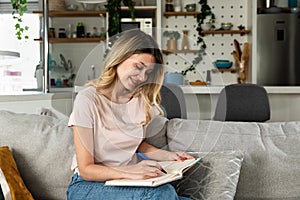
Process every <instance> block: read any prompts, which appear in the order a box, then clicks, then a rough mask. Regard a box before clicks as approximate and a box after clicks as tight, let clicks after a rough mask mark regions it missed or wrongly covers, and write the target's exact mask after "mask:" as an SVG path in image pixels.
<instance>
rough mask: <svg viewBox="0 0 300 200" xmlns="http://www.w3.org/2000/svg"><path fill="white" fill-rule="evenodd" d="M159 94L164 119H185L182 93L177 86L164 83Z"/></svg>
mask: <svg viewBox="0 0 300 200" xmlns="http://www.w3.org/2000/svg"><path fill="white" fill-rule="evenodd" d="M160 94H161V98H162V101H161V107H162V109H163V110H164V111H165V117H166V118H168V119H172V118H182V119H186V118H187V111H186V103H185V98H184V93H183V91H182V89H181V87H180V86H179V85H176V84H171V83H164V84H163V86H162V88H161V90H160Z"/></svg>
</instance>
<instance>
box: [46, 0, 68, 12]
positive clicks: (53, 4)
mask: <svg viewBox="0 0 300 200" xmlns="http://www.w3.org/2000/svg"><path fill="white" fill-rule="evenodd" d="M48 9H49V10H51V11H53V10H55V11H62V10H65V9H66V4H65V0H48Z"/></svg>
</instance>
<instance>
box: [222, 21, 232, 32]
mask: <svg viewBox="0 0 300 200" xmlns="http://www.w3.org/2000/svg"><path fill="white" fill-rule="evenodd" d="M232 27H233V24H232V23H231V22H222V23H221V29H222V30H230V29H231V28H232Z"/></svg>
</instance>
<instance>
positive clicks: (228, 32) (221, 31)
mask: <svg viewBox="0 0 300 200" xmlns="http://www.w3.org/2000/svg"><path fill="white" fill-rule="evenodd" d="M250 32H251V31H250V30H207V31H201V33H202V34H203V35H208V34H240V35H245V34H249V33H250Z"/></svg>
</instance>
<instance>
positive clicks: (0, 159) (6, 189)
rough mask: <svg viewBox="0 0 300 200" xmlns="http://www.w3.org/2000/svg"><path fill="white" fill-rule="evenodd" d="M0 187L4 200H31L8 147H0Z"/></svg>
mask: <svg viewBox="0 0 300 200" xmlns="http://www.w3.org/2000/svg"><path fill="white" fill-rule="evenodd" d="M0 185H1V189H2V191H3V193H2V194H3V197H4V199H23V200H33V197H32V195H31V194H30V192H29V191H28V189H27V188H26V186H25V184H24V182H23V180H22V177H21V175H20V173H19V170H18V167H17V165H16V162H15V160H14V158H13V155H12V153H11V151H10V150H9V148H8V146H3V147H0Z"/></svg>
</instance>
